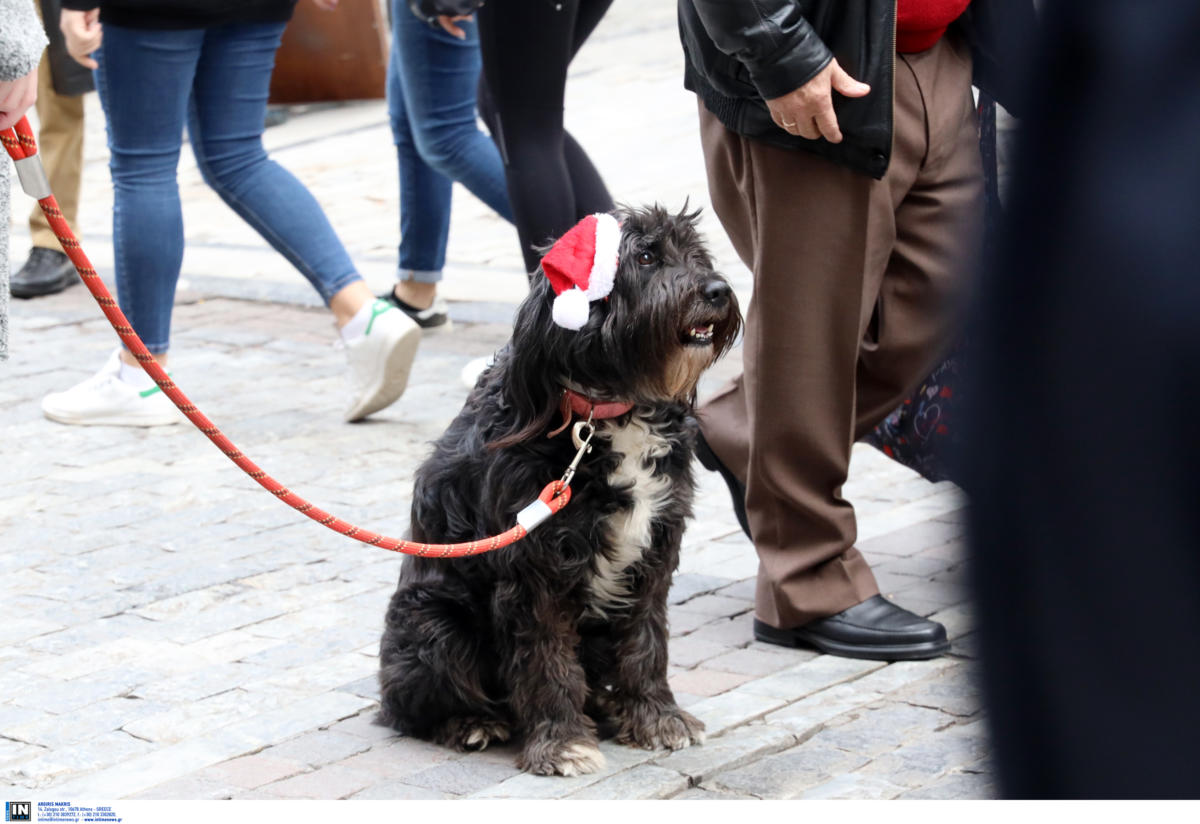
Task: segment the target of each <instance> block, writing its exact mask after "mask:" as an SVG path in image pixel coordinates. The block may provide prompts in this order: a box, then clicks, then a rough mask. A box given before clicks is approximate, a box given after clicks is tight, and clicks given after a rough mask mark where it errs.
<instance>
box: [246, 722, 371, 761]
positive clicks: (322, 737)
mask: <svg viewBox="0 0 1200 824" xmlns="http://www.w3.org/2000/svg"><path fill="white" fill-rule="evenodd" d="M370 748H371V742H369V741H367V740H366V739H364V738H359V737H358V736H356V735H347V734H345V733H339V732H334V731H333V730H314V731H312V732H306V733H304V734H302V735H298V736H296V737H295V738H292V739H290V740H288V741H284V742H283V743H282V744H277V745H276V746H274V747H269V748H267V749H265V750H263V753H264V754H266V755H270V756H273V757H275V758H281V759H284V760H289V761H298V762H300V763H302V764H307V765H308V766H310V767H319V766H321V765H323V764H330V763H333V762H334V761H341V760H343V759H345V758H349V757H350V756H352V755H358V754H359V753H361V752H366V751H367V750H368V749H370Z"/></svg>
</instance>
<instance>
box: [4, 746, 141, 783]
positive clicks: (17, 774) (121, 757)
mask: <svg viewBox="0 0 1200 824" xmlns="http://www.w3.org/2000/svg"><path fill="white" fill-rule="evenodd" d="M152 749H153V746H152V745H151V744H150V743H149V742H146V741H140V740H138V739H137V738H134V737H133V736H132V735H129V734H127V733H124V732H111V733H108V734H106V735H101V736H97V737H96V738H93V739H91V740H90V741H86V742H84V743H81V744H78V745H76V746H73V747H61V748H58V749H53V750H47V751H45V752H44V753H43V754H41V755H39V756H38V757H36V758H34V759H32V760H30V761H23V762H21V763H19V764H16V765H13V766H11V767H8V768H6V769H4V770H2V771H0V781H9V782H11V783H12V784H14V785H16V786H18V787H22V788H25V789H41V788H44V787H47V786H49V785H50V784H51V783H52V782H54V781H55V779H58V778H60V777H62V776H65V775H71V774H76V773H86V772H90V771H92V770H102V769H104V768H106V767H109V766H110V765H112V764H118V763H122V762H126V763H127V762H128V761H129V760H131V759H134V758H135V757H137V756H140V755H143V754H145V753H147V752H150V751H151V750H152Z"/></svg>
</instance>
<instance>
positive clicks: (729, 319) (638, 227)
mask: <svg viewBox="0 0 1200 824" xmlns="http://www.w3.org/2000/svg"><path fill="white" fill-rule="evenodd" d="M617 218H618V220H620V222H621V243H620V254H619V262H618V267H617V272H616V277H615V279H614V283H613V289H612V292H611V293H610V294H609V296H608V297H607V298H606V299H603V300H596V301H593V302H592V304H591V306H590V310H589V312H590V314H589V316H588V321H587V323H586V324H584V325H583V327H582V328H580V329H579V330H577V331H576V330H569V329H563V328H562V327H559V326H557V325H555V324H554V322H553V320H552V319H551V303H552V301H553V299H554V291H553V289H552V288H551V286H550V283H549V281H548V280H547V279H546V278H545V277H544V276H543V275H542V274H541V273H540V272H539V273H538V275H537V276H536V277H535V282H534V285H533V288H532V290H531V292H530V295H529V296H528V298H527V299H526V301H525V303H523V304H522V306H521V309H520V311H519V312H518V315H517V322H516V329H515V331H514V333H513V356H514V361H515V364H514V365H519V367H518V369H517V372H518V373H520V374H523V375H525V376H527V377H530V378H531V377H532V375H531V374H530V371H531V370H540V371H541V373H542V374H544V375H546V376H547V377H548V378H550V379H551V380H552V381H554V382H555V385H556V386H560V385H561V383H559V382H561V381H562V380H568V381H571V382H573V383H575V384H578V385H579V386H582V387H584V388H586V389H587V390H588V391H589V392H591V393H595V395H597V396H599V397H609V398H621V399H625V400H629V401H632V402H634V403H641V404H651V405H653V404H658V403H662V402H664V401H684V402H687V401H690V400H691V399H692V397H693V395H694V392H695V388H696V382H697V380H698V379H699V377H700V374H701V373H702V372H703V371H704V370H705V369H706V368H708V367H709V366H710V365H711V364H712V362H713V361H714V360H716V359H717V357H719V356H720V355H721V354H723V353H724V352H725V351H726V350H728V349H729V347H730V346H731V345H732V344H733V342H734V340H735V338H736V337H737V333H738V330H739V329H740V328H741V323H742V319H741V313H740V312H739V311H738V305H737V298H736V297H735V295H734V294H733V290H732V289H731V288H730V287H729V284H728V282H726V280H725V279H724V278H723V277H721V276H720V275H718V274H717V273H716V272H714V271H713V266H712V258H711V257H710V256H709V254H708V250H707V249H706V248H705V246H704V243H703V241H702V240H701V238H700V234H699V232H698V231H697V230H696V218H697V213H695V212H693V213H690V214H688V213H680V214H670V213H669V212H667V211H666V210H665V209H663V208H661V207H660V206H652V207H649V208H645V209H621V210H620V211H619V212H618V213H617ZM511 377H512V375H511V373H510V379H511Z"/></svg>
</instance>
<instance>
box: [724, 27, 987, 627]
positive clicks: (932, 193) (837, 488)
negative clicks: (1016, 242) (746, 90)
mask: <svg viewBox="0 0 1200 824" xmlns="http://www.w3.org/2000/svg"><path fill="white" fill-rule="evenodd" d="M700 125H701V139H702V142H703V145H704V155H705V162H706V165H707V169H708V183H709V191H710V194H711V197H712V203H713V207H714V209H715V211H716V213H717V216H718V217H719V218H720V220H721V224H722V225H723V226H724V228H725V231H726V232H727V233H728V234H729V237H730V239H731V241H732V242H733V246H734V248H735V249H736V250H737V253H738V255H739V256H740V257H741V259H742V261H743V262H744V263H745V264H746V266H747V267H749V268H750V269H751V271H752V272H753V273H754V293H753V297H752V299H751V301H750V306H749V309H748V311H747V314H746V334H745V343H744V348H743V374H742V375H741V376H740V377H739V378H738V379H737V380H736V381H734V383H733V384H732V385H731V386H729V387H727V388H726V389H724V390H723V391H722V392H721V393H720V394H718V395H717V396H716V397H715V398H714V399H713V400H712V401H710V402H709V403H707V404H706V405H705V406H704V407H703V408H702V409H701V412H700V420H701V429H702V431H703V432H704V436H705V438H706V439H707V440H708V442H709V444H710V445H711V446H712V448H713V451H714V452H715V453H716V454H717V456H718V457H719V458H720V459H721V460H722V461H723V462H724V463H725V464H726V465H727V466H728V467H729V468H730V470H731V471H733V473H734V474H736V475H737V476H739V477H740V478H742V479H743V480H744V481H745V483H746V511H747V515H748V516H749V521H750V529H751V532H752V533H753V535H754V543H755V547H756V549H757V550H758V556H759V573H758V590H757V599H756V600H757V615H758V618H759V620H762V621H764V622H766V623H768V624H770V625H772V626H775V627H779V628H791V627H795V626H799V625H801V624H804V623H807V622H809V621H811V620H814V619H816V618H820V617H824V616H828V615H833V614H835V613H837V612H841V611H842V610H843V609H846V608H847V607H850V606H853V605H854V604H857V603H859V602H861V601H863V600H865V599H867V598H869V597H871V596H872V595H875V594H876V593H878V591H879V588H878V585H877V584H876V583H875V577H874V575H872V574H871V570H870V568H869V567H868V565H867V563H866V561H865V560H864V559H863V557H862V555H861V554H860V553H859V552H858V550H857V549H855V548H854V542H855V539H856V535H857V526H856V524H855V518H854V508H853V507H852V506H851V504H850V503H849V502H848V501H846V500H845V499H844V498H843V497H842V485H843V483H844V482H845V480H846V475H847V472H848V470H849V465H850V450H851V447H852V446H853V444H854V442H855V441H856V440H857V439H858V438H860V437H862V436H863V435H865V434H866V433H868V432H870V431H871V429H872V428H873V427H874V426H875V425H876V424H877V423H879V421H881V420H882V419H883V418H884V417H885V416H886V415H887V414H888V413H889V412H891V411H892V410H893V409H895V408H896V406H898V405H899V403H900V402H901V401H902V400H903V398H904V396H905V395H906V394H907V393H908V392H910V391H911V390H912V389H913V388H914V387H915V385H916V384H917V382H918V381H920V380H921V379H922V378H924V377H925V376H926V375H927V374H928V372H929V370H930V369H931V368H932V367H933V366H934V365H935V364H936V362H937V360H938V358H939V357H940V356H942V355H943V354H944V351H945V347H946V345H947V344H948V343H949V340H950V338H951V336H952V332H953V329H954V320H955V316H956V315H957V312H956V308H957V300H956V299H957V298H958V297H959V296H960V295H961V293H962V291H963V290H962V287H963V285H964V274H965V272H966V271H967V269H968V268H969V266H970V265H971V264H972V263H973V262H974V254H975V250H976V248H977V246H978V238H979V230H978V227H979V220H980V213H981V210H982V201H983V182H982V171H981V166H980V157H979V143H978V131H977V122H976V117H975V108H974V104H973V100H972V97H971V58H970V53H969V51H968V50H967V48H966V46H965V45H963V44H962V43H961V42H960V41H958V40H951V39H949V38H948V37H947V38H943V39H942V41H941V42H939V43H938V45H936V46H934V47H933V48H932V49H930V50H928V51H925V52H921V53H919V54H910V55H898V56H897V58H896V88H895V125H894V132H893V139H892V159H891V165H890V167H889V169H888V173H887V175H886V176H885V177H884V179H883V180H880V181H876V180H873V179H871V178H870V177H868V176H866V175H863V174H860V173H858V172H854V171H851V170H850V169H847V168H844V167H841V166H838V165H835V164H833V163H831V162H829V161H827V160H825V159H824V158H821V157H819V156H817V155H814V154H810V153H807V152H804V151H790V150H787V149H781V148H776V147H773V146H769V145H766V144H763V143H761V142H756V141H753V140H748V139H746V138H744V137H741V136H739V135H738V134H736V133H734V132H732V131H730V130H728V129H726V128H725V126H723V125H722V124H721V122H720V121H719V120H717V118H716V117H714V116H713V115H712V114H711V113H709V112H708V111H707V110H706V109H704V107H703V105H701V111H700Z"/></svg>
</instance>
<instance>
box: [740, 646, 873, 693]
mask: <svg viewBox="0 0 1200 824" xmlns="http://www.w3.org/2000/svg"><path fill="white" fill-rule="evenodd" d="M884 666H886V664H885V663H884V662H883V661H862V660H857V659H853V658H839V657H837V656H834V655H820V656H818V657H816V658H813V659H812V660H811V661H805V662H804V663H801V664H797V665H796V666H794V667H791V668H789V669H786V670H783V671H782V672H777V673H775V674H774V675H769V676H767V677H766V678H761V679H759V680H757V681H752V682H751V683H749V684H747V685H746V686H745V687H744V688H743V689H745V690H746V691H747V692H752V693H754V694H757V695H766V696H771V697H774V698H780V699H783V700H784V701H786V702H791V701H798V700H799V699H801V698H804V697H805V696H807V695H811V694H813V693H814V692H817V691H818V690H823V689H825V688H827V687H832V686H834V685H836V684H840V683H842V682H843V681H853V680H855V679H857V678H861V677H862V676H864V675H866V674H867V673H869V672H873V671H875V670H877V669H881V668H883V667H884Z"/></svg>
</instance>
